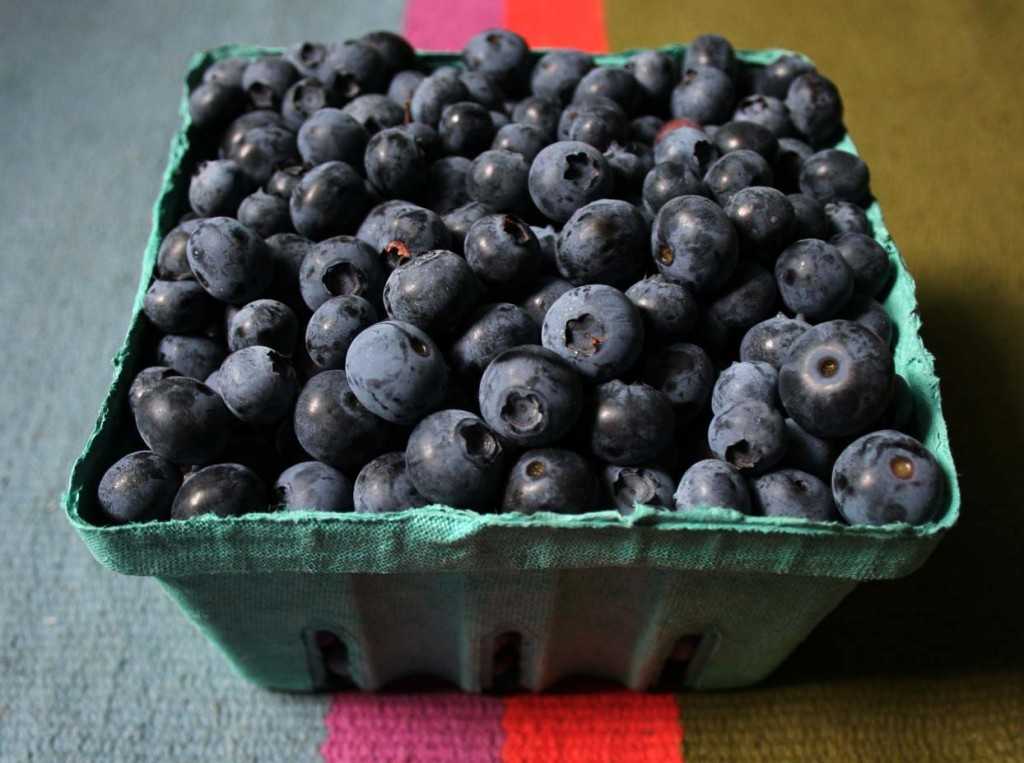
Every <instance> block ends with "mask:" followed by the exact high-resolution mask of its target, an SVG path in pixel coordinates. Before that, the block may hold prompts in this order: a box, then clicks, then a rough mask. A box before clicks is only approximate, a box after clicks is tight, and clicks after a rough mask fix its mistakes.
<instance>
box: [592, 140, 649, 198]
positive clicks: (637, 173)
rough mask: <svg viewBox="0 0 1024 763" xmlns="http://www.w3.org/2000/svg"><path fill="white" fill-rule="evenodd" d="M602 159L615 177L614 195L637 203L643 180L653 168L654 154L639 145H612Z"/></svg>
mask: <svg viewBox="0 0 1024 763" xmlns="http://www.w3.org/2000/svg"><path fill="white" fill-rule="evenodd" d="M604 158H605V161H607V162H608V166H609V167H610V168H611V170H612V174H613V175H614V176H615V179H614V184H615V192H616V195H617V196H620V197H623V198H626V199H630V200H637V201H638V197H639V196H640V194H641V192H642V190H643V184H644V178H646V177H647V173H648V172H650V170H651V168H652V167H653V166H654V152H653V151H651V150H650V149H649V148H647V147H646V146H643V145H641V144H628V145H620V144H618V143H612V144H611V145H610V146H608V150H607V151H605V152H604Z"/></svg>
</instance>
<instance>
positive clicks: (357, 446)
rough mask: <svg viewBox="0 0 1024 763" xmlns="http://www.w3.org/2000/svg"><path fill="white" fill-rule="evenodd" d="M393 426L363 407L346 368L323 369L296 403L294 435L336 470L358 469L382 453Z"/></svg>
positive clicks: (304, 446) (306, 387)
mask: <svg viewBox="0 0 1024 763" xmlns="http://www.w3.org/2000/svg"><path fill="white" fill-rule="evenodd" d="M390 435H391V427H390V425H389V424H388V423H387V422H386V421H384V420H383V419H380V418H378V417H377V416H374V415H373V414H372V413H370V411H368V410H367V409H366V408H364V407H363V405H362V403H360V402H359V399H358V398H357V397H356V396H355V394H353V392H352V390H351V388H350V387H349V382H348V379H347V377H346V376H345V372H344V371H334V370H332V371H321V372H320V373H318V374H316V375H315V376H313V377H312V378H310V380H309V381H307V382H306V386H305V387H303V389H302V392H301V393H300V394H299V398H298V401H297V402H296V404H295V436H296V438H298V441H299V444H300V445H301V446H302V448H303V450H305V451H306V452H307V453H309V455H310V456H312V457H313V458H315V459H316V460H317V461H322V462H324V463H325V464H329V465H330V466H333V467H335V468H337V469H350V468H358V467H359V466H361V465H362V464H364V463H366V462H367V461H368V460H369V459H371V458H373V457H374V456H376V455H378V454H379V453H381V452H382V451H383V449H384V446H385V444H386V442H387V440H388V438H389V437H390Z"/></svg>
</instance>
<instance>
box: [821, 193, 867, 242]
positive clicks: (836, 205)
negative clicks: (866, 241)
mask: <svg viewBox="0 0 1024 763" xmlns="http://www.w3.org/2000/svg"><path fill="white" fill-rule="evenodd" d="M825 219H827V220H828V235H829V236H830V237H831V236H840V235H842V234H843V233H862V234H864V235H865V236H870V235H871V222H870V221H869V220H868V216H867V214H865V212H864V210H863V209H861V208H860V207H859V206H857V205H856V204H854V203H853V202H850V201H831V202H829V203H828V204H826V205H825Z"/></svg>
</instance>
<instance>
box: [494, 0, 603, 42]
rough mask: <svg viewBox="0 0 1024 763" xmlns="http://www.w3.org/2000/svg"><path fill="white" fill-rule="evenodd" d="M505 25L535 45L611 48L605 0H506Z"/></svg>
mask: <svg viewBox="0 0 1024 763" xmlns="http://www.w3.org/2000/svg"><path fill="white" fill-rule="evenodd" d="M503 25H504V26H506V27H508V28H509V29H512V30H514V31H516V32H519V34H521V35H523V37H525V38H526V41H527V42H529V43H530V45H531V46H532V47H537V48H579V49H581V50H589V51H591V52H592V53H603V52H605V51H607V50H608V34H607V31H606V29H605V24H604V2H603V0H505V18H504V22H503Z"/></svg>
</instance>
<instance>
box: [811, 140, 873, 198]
mask: <svg viewBox="0 0 1024 763" xmlns="http://www.w3.org/2000/svg"><path fill="white" fill-rule="evenodd" d="M870 183H871V177H870V173H869V172H868V166H867V165H866V164H865V163H864V160H863V159H861V158H860V157H859V156H857V155H856V154H851V153H849V152H848V151H839V150H837V149H834V148H829V149H825V150H824V151H819V152H818V153H816V154H813V155H812V156H810V157H808V158H807V159H806V160H805V161H804V163H803V167H802V168H801V170H800V191H801V193H805V194H807V195H808V196H810V197H812V198H815V199H817V200H818V201H820V202H822V203H827V202H830V201H849V202H852V203H854V204H864V203H866V202H867V201H868V199H869V197H870V195H871V190H870Z"/></svg>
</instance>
